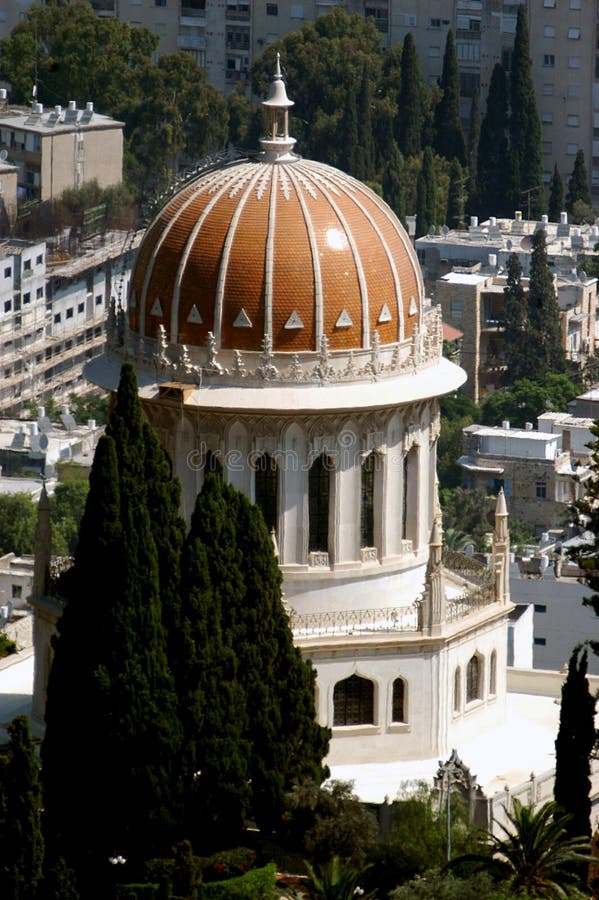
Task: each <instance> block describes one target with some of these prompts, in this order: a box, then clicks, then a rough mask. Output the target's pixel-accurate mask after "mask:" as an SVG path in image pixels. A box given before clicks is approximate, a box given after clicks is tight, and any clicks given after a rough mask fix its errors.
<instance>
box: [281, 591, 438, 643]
mask: <svg viewBox="0 0 599 900" xmlns="http://www.w3.org/2000/svg"><path fill="white" fill-rule="evenodd" d="M421 605H422V604H421V601H420V600H417V601H416V602H415V603H413V604H412V605H411V606H399V607H397V606H389V607H387V608H382V609H349V610H331V611H330V612H316V613H297V612H295V610H292V611H291V613H290V624H291V629H292V631H293V633H294V635H295V636H296V637H325V636H327V635H331V636H332V635H349V634H374V633H375V632H385V631H420V630H421V629H420V621H419V620H420V616H419V609H420V606H421Z"/></svg>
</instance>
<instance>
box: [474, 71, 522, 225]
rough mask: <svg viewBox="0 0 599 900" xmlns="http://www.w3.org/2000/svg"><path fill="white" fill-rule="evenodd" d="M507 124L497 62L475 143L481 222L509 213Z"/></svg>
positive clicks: (504, 85) (504, 89) (502, 74)
mask: <svg viewBox="0 0 599 900" xmlns="http://www.w3.org/2000/svg"><path fill="white" fill-rule="evenodd" d="M507 124H508V120H507V83H506V78H505V71H504V69H503V66H501V65H499V63H498V64H497V65H496V66H495V68H494V69H493V73H492V75H491V83H490V85H489V94H488V97H487V111H486V114H485V117H484V119H483V121H482V124H481V128H480V139H479V142H478V157H477V169H476V183H477V189H478V197H479V203H480V207H479V215H480V216H481V217H482V218H483V219H485V218H487V217H488V216H504V215H509V214H510V212H513V210H512V207H511V198H510V197H508V196H507V191H506V187H505V174H506V173H507V169H508V148H507V136H506V132H507ZM498 173H502V177H498Z"/></svg>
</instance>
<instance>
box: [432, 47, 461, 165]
mask: <svg viewBox="0 0 599 900" xmlns="http://www.w3.org/2000/svg"><path fill="white" fill-rule="evenodd" d="M441 90H442V91H443V94H442V96H441V99H440V100H439V103H438V104H437V108H436V110H435V150H436V152H437V153H438V154H439V156H444V157H445V158H446V159H454V158H455V159H457V160H458V162H459V163H460V165H462V166H463V165H465V164H466V141H465V140H464V130H463V128H462V120H461V117H460V72H459V69H458V58H457V56H456V49H455V40H454V37H453V31H451V29H450V30H449V31H448V32H447V40H446V42H445V54H444V56H443V71H442V74H441Z"/></svg>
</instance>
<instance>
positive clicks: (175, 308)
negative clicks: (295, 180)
mask: <svg viewBox="0 0 599 900" xmlns="http://www.w3.org/2000/svg"><path fill="white" fill-rule="evenodd" d="M230 188H231V183H230V180H229V181H228V182H226V183H225V184H223V185H222V186H221V188H220V190H217V191H216V193H215V194H214V196H213V197H212V199H211V200H209V201H208V203H207V204H206V206H205V207H204V209H203V210H202V212H201V213H200V215H199V217H198V220H197V222H196V223H195V225H194V226H193V228H192V229H191V232H190V234H189V237H188V238H187V241H186V243H185V247H184V249H183V253H182V254H181V260H180V262H179V266H178V268H177V274H176V276H175V282H174V289H173V302H172V306H171V321H170V334H171V337H170V339H171V341H172V343H177V341H178V340H179V300H180V297H181V283H182V281H183V276H184V274H185V269H186V266H187V261H188V260H189V255H190V253H191V251H192V249H193V246H194V244H195V241H196V238H197V236H198V234H199V232H200V230H201V228H202V226H203V224H204V222H205V221H206V219H207V218H208V216H209V215H210V213H211V212H212V210H213V209H214V207H215V206H216V205H217V203H218V201H219V200H220V199H221V197H223V195H224V194H226V193H227V191H228V190H230Z"/></svg>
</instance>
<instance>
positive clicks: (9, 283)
mask: <svg viewBox="0 0 599 900" xmlns="http://www.w3.org/2000/svg"><path fill="white" fill-rule="evenodd" d="M139 239H140V238H139V236H137V235H127V234H125V233H122V232H118V233H113V234H108V235H105V236H104V237H103V238H102V239H101V240H98V241H97V242H96V244H95V245H88V246H87V247H86V248H85V249H84V250H83V251H81V252H79V253H77V254H74V255H73V254H69V253H68V252H67V251H66V250H65V249H64V248H61V247H55V246H52V247H50V246H48V245H47V244H46V242H45V241H42V242H38V243H33V242H30V241H16V240H11V241H7V242H5V243H4V244H0V372H1V373H2V379H1V381H0V414H4V415H6V414H7V413H9V412H13V413H15V412H19V411H20V410H21V409H22V408H23V406H24V404H25V403H26V402H27V401H28V400H32V401H35V402H36V403H38V404H39V403H43V402H44V401H46V400H48V399H50V398H52V399H54V400H56V401H57V402H64V401H66V400H68V398H69V396H70V394H71V393H76V394H83V393H86V392H87V391H89V390H90V385H89V384H88V383H87V382H86V381H85V379H84V378H83V366H84V364H85V363H86V362H87V361H88V360H90V359H92V358H93V357H94V356H97V355H98V354H99V353H100V352H101V350H102V347H103V344H104V341H105V331H106V319H107V313H108V309H109V306H110V303H111V302H112V301H113V300H114V301H117V302H118V301H119V300H120V301H121V302H125V300H126V296H127V290H128V284H129V278H130V273H131V267H132V264H133V257H134V255H135V250H136V247H137V245H138V243H139Z"/></svg>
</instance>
